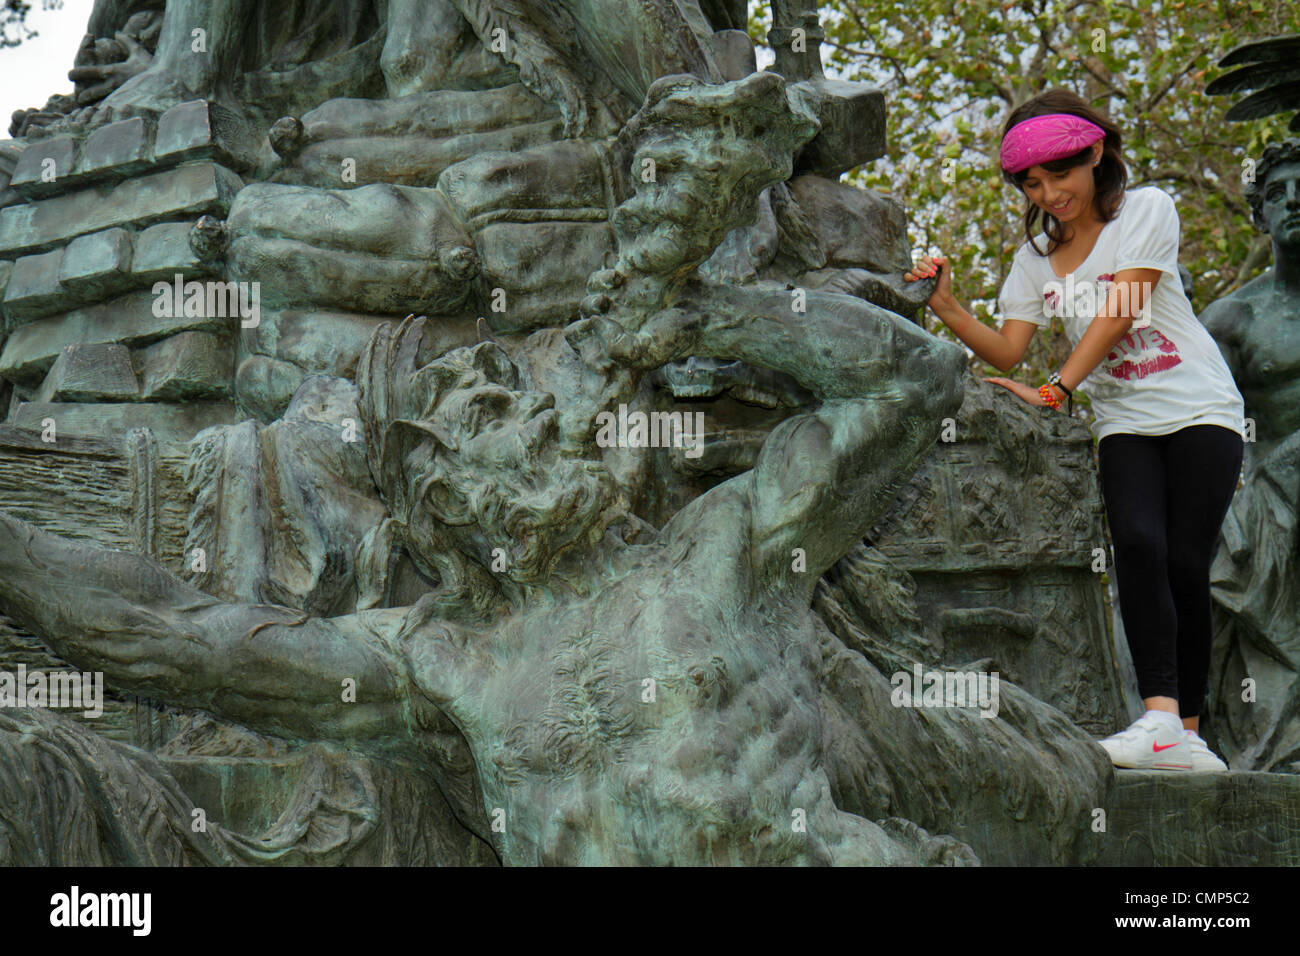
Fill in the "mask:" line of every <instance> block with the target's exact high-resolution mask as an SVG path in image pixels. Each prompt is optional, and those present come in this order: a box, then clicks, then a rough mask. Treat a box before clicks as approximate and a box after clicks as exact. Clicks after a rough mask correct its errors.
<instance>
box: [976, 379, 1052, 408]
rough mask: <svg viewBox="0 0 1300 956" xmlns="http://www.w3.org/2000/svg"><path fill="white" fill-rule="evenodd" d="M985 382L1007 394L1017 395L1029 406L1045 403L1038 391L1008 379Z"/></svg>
mask: <svg viewBox="0 0 1300 956" xmlns="http://www.w3.org/2000/svg"><path fill="white" fill-rule="evenodd" d="M984 381H986V382H992V383H993V384H994V385H1001V386H1002V387H1003V388H1005V389H1006V390H1007V391H1009V392H1014V393H1015V394H1016V395H1019V396H1020V397H1021V398H1023V399H1024V400H1025V401H1026V402H1027V403H1029V404H1030V405H1038V406H1039V407H1042V406H1045V405H1046V404H1047V402H1045V401H1043V396H1042V395H1041V394H1039V392H1038V389H1036V388H1033V387H1031V386H1029V385H1024V384H1022V383H1020V382H1014V381H1012V380H1011V379H1009V378H986V379H984Z"/></svg>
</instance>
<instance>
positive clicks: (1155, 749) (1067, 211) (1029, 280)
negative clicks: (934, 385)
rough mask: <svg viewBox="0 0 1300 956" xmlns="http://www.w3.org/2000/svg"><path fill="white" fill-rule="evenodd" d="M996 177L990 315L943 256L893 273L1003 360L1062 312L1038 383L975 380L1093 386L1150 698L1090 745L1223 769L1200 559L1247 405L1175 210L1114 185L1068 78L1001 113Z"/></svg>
mask: <svg viewBox="0 0 1300 956" xmlns="http://www.w3.org/2000/svg"><path fill="white" fill-rule="evenodd" d="M1002 176H1003V178H1004V179H1005V180H1006V181H1007V182H1009V183H1011V184H1012V185H1014V186H1015V187H1016V188H1017V189H1019V190H1020V191H1021V193H1023V194H1024V196H1025V198H1026V199H1027V200H1028V203H1027V205H1026V209H1025V235H1026V236H1027V237H1028V241H1026V242H1025V243H1024V244H1023V245H1021V246H1020V248H1019V250H1018V251H1017V252H1016V255H1015V259H1014V261H1013V262H1012V266H1011V271H1010V273H1009V274H1008V276H1007V280H1006V283H1005V285H1003V287H1002V292H1001V295H1000V296H999V305H1000V308H1001V310H1002V314H1003V318H1004V321H1003V322H1002V325H1001V327H1000V328H999V330H998V331H996V332H995V331H993V330H992V329H991V328H989V327H988V326H986V325H984V324H983V323H981V322H980V321H979V320H977V319H976V318H974V317H973V316H972V315H970V313H968V312H967V311H966V310H965V309H963V308H962V306H961V304H960V303H959V302H958V301H957V299H956V297H955V296H954V295H953V292H952V276H951V274H950V270H949V269H947V268H943V269H941V268H940V267H941V266H946V265H947V264H948V260H947V259H946V258H944V257H943V256H925V257H923V258H922V259H921V260H920V261H919V262H918V263H917V265H915V266H914V267H913V268H912V269H911V271H909V272H908V273H907V279H908V281H913V280H915V279H919V278H923V277H926V276H933V275H935V274H936V273H938V275H939V281H938V283H937V286H936V288H935V291H934V294H933V295H931V296H930V299H929V302H928V305H929V306H930V308H931V309H933V310H934V311H935V313H936V314H937V315H938V316H939V318H940V319H942V320H943V323H944V324H945V325H947V326H948V328H950V329H952V330H953V332H954V333H955V334H956V335H957V337H958V338H960V339H961V340H962V341H963V342H965V343H966V344H967V345H968V346H969V347H970V348H971V349H972V350H973V351H974V352H975V354H976V355H978V356H979V357H980V358H982V359H984V360H985V361H986V362H988V363H989V364H991V365H993V366H995V367H996V368H998V369H1001V370H1003V371H1010V370H1011V369H1012V368H1014V367H1015V366H1016V364H1017V363H1018V362H1019V361H1020V359H1021V358H1022V357H1023V356H1024V354H1025V349H1026V347H1027V346H1028V345H1029V340H1030V339H1031V338H1032V337H1033V335H1034V332H1035V330H1036V329H1039V328H1046V327H1047V326H1048V325H1049V323H1050V321H1051V318H1050V317H1051V316H1052V315H1056V316H1059V317H1060V318H1061V319H1062V321H1063V324H1064V326H1065V331H1066V334H1067V335H1068V337H1069V339H1070V343H1071V345H1073V347H1074V350H1073V351H1072V352H1071V353H1070V357H1069V358H1068V359H1067V360H1066V362H1065V364H1064V365H1062V366H1061V367H1060V369H1058V370H1057V371H1056V372H1055V373H1054V374H1053V375H1052V376H1051V377H1050V378H1049V379H1048V380H1047V382H1046V383H1044V384H1043V385H1042V386H1040V387H1039V388H1033V387H1031V386H1028V385H1024V384H1021V383H1019V382H1014V381H1012V380H1010V379H1006V378H989V379H986V381H990V382H995V383H997V384H998V385H1002V386H1004V387H1005V388H1007V389H1009V390H1010V391H1012V392H1014V393H1015V394H1016V395H1018V396H1019V397H1020V398H1022V399H1024V400H1025V401H1026V402H1028V403H1029V404H1031V405H1049V406H1051V407H1052V408H1055V409H1060V408H1061V407H1062V405H1063V404H1064V403H1066V402H1069V403H1070V405H1071V407H1073V392H1074V389H1076V388H1078V387H1080V386H1083V385H1086V388H1087V392H1088V395H1089V396H1090V397H1091V399H1092V407H1093V410H1094V411H1095V413H1096V422H1095V424H1094V425H1093V430H1094V433H1095V434H1096V436H1097V439H1098V446H1097V455H1098V467H1099V470H1100V479H1101V491H1102V497H1103V500H1104V501H1105V505H1106V514H1107V521H1108V523H1109V525H1110V532H1111V539H1112V541H1113V542H1114V548H1115V566H1114V574H1115V577H1116V582H1117V584H1118V588H1119V599H1120V612H1121V614H1122V616H1123V618H1124V630H1125V632H1126V633H1127V635H1128V642H1129V647H1130V649H1131V650H1132V653H1133V664H1134V668H1135V670H1136V671H1137V681H1138V688H1139V691H1140V693H1141V695H1142V698H1143V704H1144V705H1145V707H1146V713H1144V714H1143V715H1142V716H1141V717H1140V718H1139V719H1138V720H1137V721H1135V722H1134V723H1133V724H1132V725H1131V726H1130V727H1129V728H1128V729H1127V730H1124V731H1122V732H1120V733H1117V734H1114V735H1113V736H1110V737H1107V738H1106V739H1105V740H1102V741H1101V746H1102V747H1103V748H1105V749H1106V751H1107V752H1108V753H1109V754H1110V757H1111V760H1112V762H1113V763H1114V764H1115V766H1117V767H1136V768H1144V769H1162V770H1213V771H1222V770H1226V769H1227V767H1226V766H1225V765H1224V763H1223V761H1222V760H1220V759H1219V758H1218V757H1217V756H1215V755H1214V753H1213V752H1211V750H1210V749H1209V747H1208V746H1206V743H1205V741H1204V740H1203V739H1201V737H1200V735H1199V733H1198V730H1199V729H1200V715H1201V711H1202V708H1203V705H1204V701H1205V692H1206V684H1207V682H1208V675H1209V663H1210V628H1211V625H1210V560H1211V557H1212V556H1213V551H1214V547H1215V542H1216V540H1217V537H1218V533H1219V526H1220V524H1221V523H1222V522H1223V518H1224V515H1225V514H1226V513H1227V509H1228V503H1229V502H1230V501H1231V499H1232V495H1233V492H1234V491H1235V490H1236V487H1237V478H1238V475H1239V474H1240V471H1241V461H1242V450H1243V448H1242V428H1243V424H1244V422H1243V416H1244V407H1243V403H1242V398H1241V394H1240V393H1239V392H1238V391H1237V387H1236V385H1235V384H1234V382H1233V379H1232V375H1231V374H1230V373H1229V371H1228V367H1227V365H1226V364H1225V362H1224V360H1223V357H1222V355H1221V354H1220V353H1219V350H1218V347H1217V346H1216V345H1215V342H1214V340H1213V338H1211V336H1210V334H1209V333H1208V332H1207V331H1206V330H1205V328H1204V327H1203V326H1202V325H1201V324H1200V322H1199V321H1198V320H1197V318H1196V316H1195V314H1194V313H1193V312H1192V308H1191V304H1190V303H1189V302H1188V301H1187V297H1186V296H1185V295H1184V294H1183V290H1182V284H1181V281H1180V279H1179V275H1178V231H1179V221H1178V212H1177V210H1176V209H1175V207H1174V203H1173V200H1172V199H1171V198H1170V197H1169V196H1168V195H1167V194H1166V193H1164V192H1163V191H1161V190H1160V189H1158V188H1156V187H1153V186H1149V187H1146V188H1143V189H1135V190H1133V191H1132V192H1125V186H1126V184H1127V182H1128V171H1127V169H1126V168H1125V166H1124V161H1123V159H1121V158H1120V131H1119V128H1118V127H1117V126H1115V124H1114V123H1113V122H1111V121H1110V120H1109V119H1108V118H1107V117H1105V116H1103V115H1102V114H1101V113H1099V112H1098V111H1096V110H1094V109H1092V108H1091V107H1090V106H1089V105H1088V104H1087V103H1086V102H1085V101H1084V100H1083V99H1081V98H1080V97H1078V96H1076V95H1074V94H1073V93H1070V92H1069V91H1067V90H1049V91H1047V92H1045V93H1041V94H1039V95H1038V96H1035V97H1034V98H1033V99H1031V100H1029V101H1028V102H1026V103H1025V104H1024V105H1023V106H1020V107H1019V108H1017V109H1016V110H1015V111H1013V112H1012V113H1011V115H1010V116H1009V117H1008V118H1007V122H1006V125H1005V127H1004V128H1003V135H1002ZM1040 216H1041V217H1042V220H1043V232H1041V233H1039V234H1038V235H1037V237H1035V231H1036V226H1037V223H1038V220H1039V218H1040ZM1040 246H1041V247H1040ZM1180 716H1181V722H1180V719H1179V718H1180Z"/></svg>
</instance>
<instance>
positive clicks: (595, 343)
mask: <svg viewBox="0 0 1300 956" xmlns="http://www.w3.org/2000/svg"><path fill="white" fill-rule="evenodd" d="M618 318H624V316H619V317H618ZM618 318H607V317H606V316H603V315H593V316H589V317H587V318H585V319H581V320H579V321H577V322H574V323H573V324H572V325H570V326H569V327H568V329H566V330H565V338H566V339H567V340H568V342H569V344H570V345H572V346H573V348H574V349H575V350H576V351H577V352H578V354H580V355H582V356H583V357H584V358H586V359H588V361H589V362H590V363H592V364H596V365H600V364H603V363H604V362H606V361H612V362H615V363H617V364H619V365H622V366H624V367H626V368H631V369H638V370H642V371H647V370H650V369H656V368H659V367H660V366H663V365H665V364H667V363H668V362H672V361H674V360H676V359H679V358H682V357H683V356H685V355H689V354H691V349H692V347H693V346H694V344H695V342H696V341H697V339H698V337H699V335H698V333H699V330H700V326H701V318H700V316H699V315H698V314H697V313H695V312H693V311H688V310H685V309H660V310H658V311H656V312H654V313H652V314H651V315H650V316H649V317H648V318H647V319H645V321H643V322H640V323H635V322H632V321H629V322H628V323H627V325H630V326H632V327H631V328H628V327H627V326H625V325H624V324H623V323H622V322H620V321H618Z"/></svg>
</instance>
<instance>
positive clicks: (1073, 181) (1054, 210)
mask: <svg viewBox="0 0 1300 956" xmlns="http://www.w3.org/2000/svg"><path fill="white" fill-rule="evenodd" d="M1101 150H1102V145H1101V143H1100V142H1098V143H1097V144H1096V145H1095V146H1094V148H1093V157H1092V158H1093V159H1100V158H1101ZM1092 170H1093V165H1092V162H1091V161H1090V162H1086V163H1084V164H1083V165H1082V166H1075V167H1074V168H1073V169H1067V170H1066V171H1065V172H1063V173H1053V172H1049V171H1048V170H1046V169H1044V168H1043V167H1042V166H1030V167H1029V169H1028V170H1027V171H1026V174H1025V181H1024V182H1023V183H1022V184H1021V185H1022V186H1023V188H1024V190H1025V195H1026V196H1027V197H1029V201H1030V202H1032V203H1034V204H1035V205H1037V206H1038V207H1039V208H1040V209H1042V210H1043V211H1044V212H1046V213H1047V214H1048V215H1050V216H1055V217H1056V218H1057V219H1058V220H1059V221H1061V222H1070V221H1072V220H1078V221H1080V222H1087V221H1088V217H1086V216H1084V215H1083V213H1084V212H1086V211H1088V210H1091V208H1092V198H1093V196H1094V195H1096V192H1097V186H1096V184H1095V183H1094V182H1093V178H1092ZM1081 217H1082V218H1081Z"/></svg>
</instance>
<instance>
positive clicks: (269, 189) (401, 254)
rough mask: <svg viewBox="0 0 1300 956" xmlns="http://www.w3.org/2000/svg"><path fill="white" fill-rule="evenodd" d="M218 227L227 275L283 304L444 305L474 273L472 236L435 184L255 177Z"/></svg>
mask: <svg viewBox="0 0 1300 956" xmlns="http://www.w3.org/2000/svg"><path fill="white" fill-rule="evenodd" d="M226 231H227V234H228V238H229V251H228V253H227V262H228V264H229V266H230V270H231V275H232V277H233V278H235V279H238V280H241V281H256V282H260V283H262V288H263V290H264V291H265V292H266V293H267V294H268V295H271V294H272V293H274V294H275V295H278V296H283V297H287V300H286V302H285V303H283V304H289V303H292V304H296V305H307V304H315V305H322V306H333V307H336V308H345V309H355V310H357V311H362V312H370V313H379V314H383V313H390V312H400V311H420V312H426V313H435V314H436V313H443V312H449V311H453V310H454V309H456V308H458V307H459V306H460V305H462V304H463V303H464V301H465V299H466V298H467V296H468V295H469V291H470V279H472V278H473V276H474V275H475V274H476V273H477V271H478V257H477V255H476V253H475V252H474V249H473V242H472V240H471V239H470V237H469V235H468V233H466V232H465V231H464V229H463V228H462V227H461V225H460V223H459V221H458V220H457V218H456V216H455V214H454V213H453V211H452V209H451V207H450V206H449V205H448V203H447V201H446V200H445V199H444V198H443V196H442V194H441V193H440V192H438V191H437V190H434V189H426V188H419V187H408V186H390V185H387V184H382V183H377V184H373V185H369V186H361V187H359V188H357V189H346V190H324V189H315V188H312V187H308V186H287V185H279V184H274V183H258V184H254V185H252V186H249V187H247V188H246V189H244V190H243V191H241V192H240V193H239V195H238V197H237V198H236V199H235V202H234V203H233V205H232V206H231V209H230V217H229V219H227V221H226ZM268 301H269V300H268ZM272 304H275V303H272Z"/></svg>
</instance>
